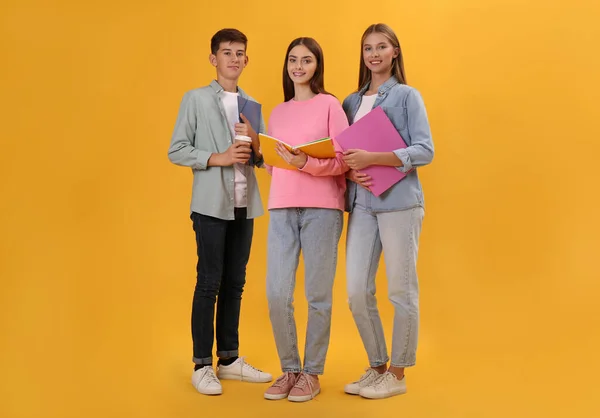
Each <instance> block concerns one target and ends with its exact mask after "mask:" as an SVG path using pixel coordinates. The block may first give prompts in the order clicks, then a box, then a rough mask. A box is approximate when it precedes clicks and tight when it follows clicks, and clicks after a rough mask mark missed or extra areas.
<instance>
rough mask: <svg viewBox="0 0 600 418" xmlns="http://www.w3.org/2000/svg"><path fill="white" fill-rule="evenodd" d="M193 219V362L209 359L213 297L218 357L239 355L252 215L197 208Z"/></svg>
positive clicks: (252, 226) (202, 362)
mask: <svg viewBox="0 0 600 418" xmlns="http://www.w3.org/2000/svg"><path fill="white" fill-rule="evenodd" d="M191 218H192V221H193V223H194V231H195V232H196V245H197V251H198V264H197V266H196V271H197V276H196V289H195V290H194V302H193V305H192V339H193V342H194V363H196V364H212V350H213V341H214V336H215V327H214V324H213V322H214V317H215V302H216V303H217V321H216V339H217V356H218V357H219V358H228V357H235V356H237V355H238V347H239V341H238V327H239V322H240V306H241V302H242V292H243V291H244V284H245V283H246V264H248V258H249V257H250V246H251V244H252V233H253V230H254V220H253V219H246V208H236V209H235V220H233V221H226V220H223V219H218V218H213V217H210V216H205V215H201V214H199V213H195V212H193V213H192V215H191ZM217 296H218V298H217ZM217 299H218V301H217Z"/></svg>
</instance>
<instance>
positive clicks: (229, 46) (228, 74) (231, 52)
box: [210, 42, 248, 80]
mask: <svg viewBox="0 0 600 418" xmlns="http://www.w3.org/2000/svg"><path fill="white" fill-rule="evenodd" d="M210 62H211V64H212V65H213V66H215V67H216V68H217V73H218V75H219V76H220V77H222V78H224V79H227V80H237V79H238V78H239V77H240V75H241V74H242V71H243V70H244V68H245V67H246V65H247V64H248V56H247V55H246V46H245V45H244V44H243V43H240V42H221V44H220V45H219V50H218V51H217V53H216V54H211V55H210Z"/></svg>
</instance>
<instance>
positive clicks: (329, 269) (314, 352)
mask: <svg viewBox="0 0 600 418" xmlns="http://www.w3.org/2000/svg"><path fill="white" fill-rule="evenodd" d="M343 219H344V218H343V213H342V211H340V210H336V209H321V208H285V209H272V210H271V211H270V222H269V238H268V249H267V299H268V302H269V316H270V318H271V325H272V327H273V335H274V336H275V344H276V345H277V352H278V354H279V360H280V362H281V369H282V370H283V371H284V372H294V373H299V372H301V371H304V372H306V373H309V374H316V375H320V374H323V370H324V368H325V357H326V356H327V349H328V348H329V335H330V330H331V303H332V294H333V279H334V277H335V270H336V264H337V252H338V243H339V240H340V235H341V233H342V227H343V222H344V220H343ZM301 250H302V255H303V257H304V265H305V286H304V287H305V294H306V299H307V301H308V325H307V329H306V342H305V350H304V368H303V367H302V363H301V362H300V356H299V354H298V337H297V333H296V321H295V320H294V305H293V302H294V288H295V287H296V270H297V269H298V263H299V259H300V251H301Z"/></svg>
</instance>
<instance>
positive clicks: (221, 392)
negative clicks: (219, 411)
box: [196, 389, 223, 396]
mask: <svg viewBox="0 0 600 418" xmlns="http://www.w3.org/2000/svg"><path fill="white" fill-rule="evenodd" d="M196 390H197V391H198V393H201V394H202V395H208V396H217V395H222V394H223V389H221V390H211V391H206V390H202V391H200V390H199V389H196Z"/></svg>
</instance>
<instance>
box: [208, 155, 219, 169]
mask: <svg viewBox="0 0 600 418" xmlns="http://www.w3.org/2000/svg"><path fill="white" fill-rule="evenodd" d="M208 165H209V166H213V167H221V166H223V154H222V153H218V152H215V153H212V154H211V155H210V157H209V158H208Z"/></svg>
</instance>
